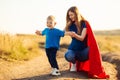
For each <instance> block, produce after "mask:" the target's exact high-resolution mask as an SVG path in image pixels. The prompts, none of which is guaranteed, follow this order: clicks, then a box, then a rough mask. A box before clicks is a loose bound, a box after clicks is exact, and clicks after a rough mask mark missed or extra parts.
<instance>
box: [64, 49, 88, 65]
mask: <svg viewBox="0 0 120 80" xmlns="http://www.w3.org/2000/svg"><path fill="white" fill-rule="evenodd" d="M88 53H89V47H87V48H85V49H84V50H82V51H73V50H68V51H67V52H66V53H65V59H66V60H67V61H68V62H72V63H75V62H76V60H78V61H80V62H83V61H86V60H88V59H89V57H88Z"/></svg>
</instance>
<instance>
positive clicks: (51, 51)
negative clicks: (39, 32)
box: [45, 48, 59, 69]
mask: <svg viewBox="0 0 120 80" xmlns="http://www.w3.org/2000/svg"><path fill="white" fill-rule="evenodd" d="M45 51H46V55H47V57H48V61H49V63H50V65H51V67H52V68H57V69H59V67H58V64H57V60H56V53H57V48H46V49H45Z"/></svg>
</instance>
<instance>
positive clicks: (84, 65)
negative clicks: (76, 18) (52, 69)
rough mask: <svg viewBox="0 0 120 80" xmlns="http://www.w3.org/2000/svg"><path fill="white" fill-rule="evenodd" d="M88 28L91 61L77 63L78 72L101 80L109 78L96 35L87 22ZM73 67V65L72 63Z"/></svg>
mask: <svg viewBox="0 0 120 80" xmlns="http://www.w3.org/2000/svg"><path fill="white" fill-rule="evenodd" d="M85 23H86V27H87V36H88V38H87V45H88V46H89V48H90V49H89V60H87V61H85V62H79V61H76V67H77V71H87V72H88V76H89V77H93V78H94V77H96V78H100V79H106V78H109V75H106V73H105V71H104V68H103V66H102V60H101V55H100V52H99V48H98V45H97V43H96V40H95V37H94V34H93V32H92V29H91V26H90V24H89V22H88V21H85ZM70 67H71V63H70Z"/></svg>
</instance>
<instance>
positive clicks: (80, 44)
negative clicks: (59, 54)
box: [68, 22, 87, 51]
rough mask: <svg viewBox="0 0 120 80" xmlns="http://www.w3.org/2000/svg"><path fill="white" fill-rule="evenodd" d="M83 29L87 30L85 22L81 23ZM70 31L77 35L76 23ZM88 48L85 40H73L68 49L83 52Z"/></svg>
mask: <svg viewBox="0 0 120 80" xmlns="http://www.w3.org/2000/svg"><path fill="white" fill-rule="evenodd" d="M81 27H82V28H86V25H85V22H81ZM69 31H74V32H75V33H77V26H76V25H75V23H72V24H71V26H70V27H69ZM86 46H87V43H86V40H85V39H84V40H83V41H80V40H77V39H76V38H72V41H71V44H70V45H69V47H68V49H70V50H73V51H81V50H83V49H84V48H86Z"/></svg>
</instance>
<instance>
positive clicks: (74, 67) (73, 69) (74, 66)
mask: <svg viewBox="0 0 120 80" xmlns="http://www.w3.org/2000/svg"><path fill="white" fill-rule="evenodd" d="M70 71H71V72H73V71H77V69H76V64H71V68H70Z"/></svg>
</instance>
